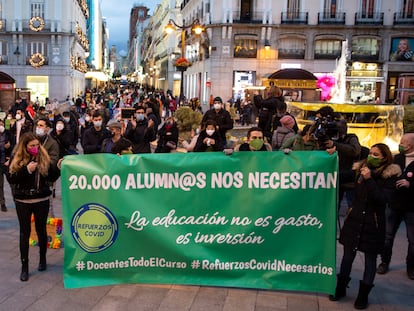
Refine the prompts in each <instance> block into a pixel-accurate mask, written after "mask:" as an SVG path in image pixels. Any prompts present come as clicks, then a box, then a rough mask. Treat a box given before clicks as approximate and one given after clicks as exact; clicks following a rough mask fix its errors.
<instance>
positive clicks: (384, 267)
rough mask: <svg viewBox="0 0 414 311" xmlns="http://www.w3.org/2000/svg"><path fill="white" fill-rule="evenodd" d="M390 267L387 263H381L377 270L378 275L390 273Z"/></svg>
mask: <svg viewBox="0 0 414 311" xmlns="http://www.w3.org/2000/svg"><path fill="white" fill-rule="evenodd" d="M388 266H389V264H388V263H386V262H381V263H380V264H379V266H378V268H377V273H378V274H385V273H387V272H388Z"/></svg>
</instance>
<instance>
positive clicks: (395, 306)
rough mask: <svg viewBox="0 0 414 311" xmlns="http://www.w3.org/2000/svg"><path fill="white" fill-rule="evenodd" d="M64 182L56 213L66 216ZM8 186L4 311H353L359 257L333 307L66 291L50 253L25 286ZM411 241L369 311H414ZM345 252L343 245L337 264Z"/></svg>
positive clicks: (187, 293) (225, 295)
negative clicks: (408, 272)
mask: <svg viewBox="0 0 414 311" xmlns="http://www.w3.org/2000/svg"><path fill="white" fill-rule="evenodd" d="M59 184H60V183H59V181H58V183H57V189H56V198H55V199H54V200H53V207H54V211H55V215H56V216H58V217H59V216H61V211H62V210H61V195H60V186H59ZM9 189H10V188H9V185H8V184H7V183H6V184H5V192H6V203H7V206H8V207H9V211H8V212H1V213H0V239H1V243H0V310H7V311H20V310H30V311H31V310H39V311H40V310H41V311H49V310H50V311H55V310H59V311H66V310H67V311H73V310H76V311H83V310H85V311H86V310H88V311H89V310H99V311H105V310H108V311H113V310H122V311H126V310H134V311H141V310H143V311H144V310H145V311H182V310H188V311H216V310H217V311H233V310H234V311H270V310H275V311H281V310H290V311H301V310H303V311H313V310H318V311H328V310H329V311H336V310H338V311H339V310H354V308H353V302H354V300H355V297H356V294H357V291H358V284H359V279H360V278H361V276H362V271H363V260H362V258H363V257H362V255H361V254H358V255H357V258H356V261H355V264H354V269H353V271H352V275H351V277H352V280H351V282H350V288H349V289H348V296H347V297H346V298H344V299H343V300H341V301H340V302H332V301H329V299H328V298H327V295H325V294H315V293H303V292H291V291H271V290H256V289H239V288H227V287H205V286H181V285H174V284H167V285H152V284H126V285H115V286H102V287H91V288H82V289H65V288H64V287H63V254H64V250H63V249H57V250H56V249H50V250H48V255H47V258H48V269H47V271H45V272H38V271H37V269H36V268H37V262H38V254H37V249H36V248H35V247H33V248H31V249H30V267H29V269H30V279H29V281H28V282H21V281H20V280H19V275H20V260H19V250H18V240H19V228H18V222H17V218H16V211H15V208H14V204H13V203H12V199H11V196H10V191H9ZM406 251H407V239H406V237H405V227H402V228H400V231H399V233H398V236H397V239H396V242H395V247H394V256H393V261H392V263H391V271H390V272H389V273H388V274H386V275H378V276H377V278H376V280H375V287H374V288H373V290H372V292H371V294H370V297H369V300H370V306H369V310H382V311H388V310H393V311H409V310H414V281H412V280H409V279H408V278H407V275H406V271H405V254H406ZM341 252H342V248H341V246H340V245H338V260H337V264H339V260H340V258H341V255H342V254H341Z"/></svg>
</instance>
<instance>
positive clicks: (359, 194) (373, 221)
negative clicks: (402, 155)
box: [339, 161, 401, 254]
mask: <svg viewBox="0 0 414 311" xmlns="http://www.w3.org/2000/svg"><path fill="white" fill-rule="evenodd" d="M363 163H365V161H361V162H357V163H356V164H355V165H354V169H356V171H357V172H359V169H360V168H361V167H362V164H363ZM400 174H401V169H400V168H399V167H398V165H395V164H391V165H389V166H387V167H386V168H385V170H384V171H383V172H382V174H381V175H380V176H379V175H376V174H375V173H372V177H371V178H370V179H366V180H363V181H362V182H360V183H357V184H356V187H355V190H354V191H355V193H354V198H353V202H352V207H351V208H350V209H349V211H348V215H347V218H346V219H345V223H344V225H343V227H342V231H341V234H340V237H339V242H340V243H341V244H343V245H344V246H347V247H352V248H353V249H355V250H359V251H361V252H364V253H374V254H379V253H381V252H382V249H383V247H384V240H385V207H386V205H387V203H388V202H390V201H392V200H394V197H395V181H396V180H397V177H398V176H399V175H400ZM358 177H359V176H358Z"/></svg>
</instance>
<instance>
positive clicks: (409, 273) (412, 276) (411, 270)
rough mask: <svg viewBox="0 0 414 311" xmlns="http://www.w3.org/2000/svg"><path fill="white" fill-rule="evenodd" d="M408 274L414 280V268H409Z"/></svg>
mask: <svg viewBox="0 0 414 311" xmlns="http://www.w3.org/2000/svg"><path fill="white" fill-rule="evenodd" d="M407 276H408V278H409V279H410V280H414V268H407Z"/></svg>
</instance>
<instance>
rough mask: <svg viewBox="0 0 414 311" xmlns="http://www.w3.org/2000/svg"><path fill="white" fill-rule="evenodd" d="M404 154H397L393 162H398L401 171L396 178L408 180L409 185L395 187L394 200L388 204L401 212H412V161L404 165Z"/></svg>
mask: <svg viewBox="0 0 414 311" xmlns="http://www.w3.org/2000/svg"><path fill="white" fill-rule="evenodd" d="M405 161H406V159H405V156H404V155H402V154H397V155H395V157H394V163H395V164H398V165H399V166H400V168H401V170H402V171H403V173H402V175H401V176H400V177H399V178H398V179H406V180H408V181H409V182H410V187H408V188H405V187H400V188H397V190H396V191H397V197H396V201H395V202H393V203H392V204H390V208H392V209H394V210H398V211H403V212H414V203H413V202H414V162H411V163H410V164H409V165H408V166H407V167H405Z"/></svg>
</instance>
